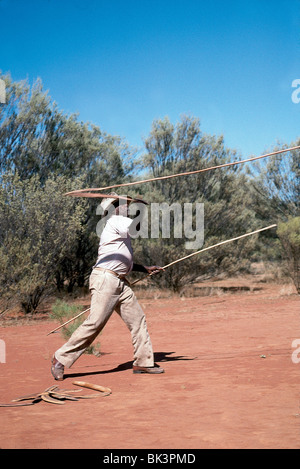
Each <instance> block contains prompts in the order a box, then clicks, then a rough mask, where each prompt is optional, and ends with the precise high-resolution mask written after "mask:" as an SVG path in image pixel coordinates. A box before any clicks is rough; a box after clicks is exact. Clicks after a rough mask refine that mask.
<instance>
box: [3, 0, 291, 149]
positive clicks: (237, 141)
mask: <svg viewBox="0 0 300 469" xmlns="http://www.w3.org/2000/svg"><path fill="white" fill-rule="evenodd" d="M0 20H1V21H0V39H1V43H0V44H1V46H0V70H2V72H4V73H5V72H10V73H11V76H12V78H13V80H21V79H24V78H28V80H29V82H30V83H32V82H33V81H34V80H35V79H36V78H37V77H40V78H41V79H42V82H43V84H44V89H45V90H49V94H50V96H51V98H52V99H53V100H54V101H55V102H56V103H57V105H58V107H59V108H60V109H61V110H63V111H65V112H66V113H75V112H78V113H79V119H80V120H82V121H84V122H91V123H94V124H96V125H98V126H100V128H101V129H102V130H103V131H105V132H107V133H110V134H113V135H120V136H121V137H124V138H125V139H126V140H127V141H128V142H129V143H130V144H131V145H136V146H142V140H143V137H147V136H148V135H149V132H150V130H151V125H152V122H153V120H154V119H158V118H164V117H165V116H168V117H169V119H170V120H171V122H172V123H174V124H176V122H178V121H179V120H180V116H181V115H182V114H189V115H192V116H195V117H198V118H199V119H200V121H201V127H202V130H203V132H206V133H209V134H213V135H221V134H222V135H224V139H225V144H226V145H227V146H228V147H229V148H232V149H236V150H237V151H239V152H240V153H241V155H242V156H245V157H246V156H248V155H249V156H250V155H259V154H262V153H264V152H265V151H267V150H269V149H270V148H272V147H273V146H274V145H276V143H277V142H280V143H291V142H294V141H295V140H296V139H297V138H299V137H300V126H299V123H300V103H299V104H296V103H293V102H292V99H291V97H292V93H293V91H294V89H293V88H292V82H293V80H295V79H300V2H299V0H289V1H286V0H285V1H272V0H259V1H256V0H253V1H247V0H240V1H233V0H231V1H226V0H223V1H220V0H210V1H208V0H207V1H202V0H160V1H158V0H151V1H150V0H139V1H137V0H126V1H125V0H124V1H120V0H110V1H102V0H86V1H83V0H61V1H58V0H26V1H24V0H0Z"/></svg>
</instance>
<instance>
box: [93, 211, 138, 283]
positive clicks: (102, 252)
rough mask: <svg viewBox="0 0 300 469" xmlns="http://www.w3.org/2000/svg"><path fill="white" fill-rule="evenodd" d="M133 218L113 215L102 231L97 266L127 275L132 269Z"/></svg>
mask: <svg viewBox="0 0 300 469" xmlns="http://www.w3.org/2000/svg"><path fill="white" fill-rule="evenodd" d="M131 223H132V220H131V219H130V218H127V217H123V216H121V215H112V216H111V217H110V218H109V220H108V221H107V223H106V225H105V227H104V230H103V231H102V234H101V237H100V243H99V249H98V258H97V262H96V264H95V267H101V268H102V269H108V270H113V271H114V272H116V273H117V274H119V275H126V274H128V273H129V272H130V271H131V270H132V266H133V251H132V247H131V239H130V236H129V227H130V225H131Z"/></svg>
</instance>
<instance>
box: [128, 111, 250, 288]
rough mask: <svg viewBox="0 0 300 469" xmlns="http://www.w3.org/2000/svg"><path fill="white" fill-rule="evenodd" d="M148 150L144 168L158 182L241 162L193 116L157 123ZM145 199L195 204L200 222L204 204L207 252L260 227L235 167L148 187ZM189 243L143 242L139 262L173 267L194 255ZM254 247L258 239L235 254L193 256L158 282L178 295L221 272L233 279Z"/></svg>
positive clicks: (221, 252)
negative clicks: (200, 206) (200, 208)
mask: <svg viewBox="0 0 300 469" xmlns="http://www.w3.org/2000/svg"><path fill="white" fill-rule="evenodd" d="M145 147H146V149H147V153H146V154H145V156H144V166H145V168H146V169H147V170H148V171H149V173H150V175H151V176H154V177H157V176H161V175H167V174H175V173H181V172H187V171H192V170H195V169H201V168H206V167H211V166H215V165H217V164H222V163H227V162H230V161H234V159H235V158H236V154H235V152H231V151H230V150H228V149H226V148H225V145H224V140H223V138H222V137H220V138H216V137H213V136H208V135H204V134H203V133H202V132H201V129H200V123H199V121H198V119H195V118H191V117H188V116H183V117H182V119H181V121H180V122H179V123H178V124H177V125H176V126H173V125H172V124H171V123H170V122H169V120H168V119H167V118H165V119H164V120H159V121H155V122H154V124H153V127H152V131H151V133H150V137H149V138H148V139H146V141H145ZM143 195H144V197H145V198H146V200H149V202H162V201H163V200H166V201H168V204H170V205H171V204H173V203H180V204H181V206H183V204H184V203H185V202H189V203H192V204H193V210H194V215H193V221H194V222H195V210H196V204H197V203H198V204H200V203H202V204H204V227H205V229H204V246H203V247H207V246H210V245H212V244H216V243H217V242H220V241H222V240H225V239H228V238H231V237H235V236H238V235H239V234H244V233H245V232H246V231H247V230H248V231H250V230H251V229H255V228H256V227H257V226H258V224H257V221H256V219H255V212H254V211H253V210H251V209H250V208H249V205H250V200H249V191H248V182H247V179H246V176H245V174H244V173H243V172H242V170H241V169H239V168H237V167H234V166H232V167H230V168H228V169H227V170H226V171H223V170H222V169H219V170H215V171H208V172H205V173H201V174H198V175H192V176H187V177H180V178H174V179H166V180H163V181H158V182H156V183H153V184H152V185H151V186H148V187H146V188H144V190H143ZM194 226H195V225H194ZM173 228H174V229H175V226H174V225H173ZM174 229H173V233H174ZM186 241H187V240H186V239H185V238H184V237H183V238H181V239H176V238H175V237H174V236H173V237H172V236H171V238H170V239H168V241H167V242H166V240H165V239H163V238H161V237H160V238H159V239H155V240H152V239H151V240H146V241H145V240H141V241H140V242H139V243H137V244H138V245H139V246H138V252H139V253H140V256H139V257H140V259H142V258H146V259H147V262H150V261H151V259H154V260H155V262H158V260H159V262H160V263H161V264H162V265H167V264H168V263H170V262H172V261H173V260H175V259H178V258H181V257H184V256H185V255H187V254H189V253H190V251H187V249H186ZM254 245H255V241H254V240H247V241H243V243H239V244H238V247H237V246H235V248H234V249H233V248H232V247H226V248H225V247H224V248H222V249H221V248H220V249H218V250H217V249H216V250H215V251H211V252H210V253H207V254H205V255H201V257H200V256H195V257H192V258H191V259H190V260H188V261H185V262H184V263H180V264H176V265H174V266H171V267H170V268H169V269H168V270H167V271H166V272H165V274H164V275H163V276H160V277H153V281H154V282H157V283H159V285H161V286H164V287H168V288H172V289H173V290H175V291H178V290H180V289H181V288H182V287H183V286H184V285H186V284H187V283H190V282H192V281H194V280H195V279H196V278H198V277H201V276H202V277H203V276H208V275H216V274H217V273H219V272H221V271H222V272H224V271H226V272H227V273H229V274H233V273H235V272H237V271H243V270H245V269H247V267H248V266H249V260H250V257H251V252H253V249H254ZM200 248H201V246H200ZM200 248H199V249H200Z"/></svg>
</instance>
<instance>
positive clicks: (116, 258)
mask: <svg viewBox="0 0 300 469" xmlns="http://www.w3.org/2000/svg"><path fill="white" fill-rule="evenodd" d="M111 195H112V196H113V197H111V198H106V199H104V200H103V201H102V203H101V206H102V208H103V210H104V211H107V210H108V209H109V208H110V209H111V208H113V209H114V214H113V215H112V216H111V217H110V218H109V219H108V221H107V223H106V225H105V228H104V230H103V232H102V234H101V238H100V244H99V250H98V258H97V262H96V264H95V266H94V268H93V271H92V273H91V276H90V285H89V286H90V292H91V308H90V314H89V316H88V318H87V319H86V320H85V321H84V322H83V323H82V324H81V326H79V327H78V329H76V331H75V332H74V333H73V334H72V336H71V337H70V339H69V340H68V342H66V343H65V344H64V345H63V346H62V347H61V348H60V349H58V350H57V351H56V352H55V354H54V356H53V358H52V366H51V372H52V375H53V376H54V378H55V379H56V380H59V381H61V380H63V375H64V367H65V366H66V367H67V368H70V367H71V366H72V365H73V363H74V362H75V361H76V360H77V359H78V358H79V357H80V356H81V355H82V354H83V352H84V351H85V350H86V349H87V347H88V346H89V345H90V344H91V343H92V342H93V341H94V340H95V338H96V337H97V336H98V334H100V332H101V331H102V329H103V328H104V326H105V324H106V323H107V321H108V319H109V318H110V316H111V315H112V313H113V311H114V310H116V311H117V313H118V314H119V315H120V317H121V318H122V319H123V321H124V322H125V324H126V326H127V327H128V329H129V331H130V333H131V339H132V344H133V349H134V361H133V373H150V374H160V373H163V372H164V370H163V368H161V367H159V366H157V365H156V364H155V363H154V354H153V349H152V344H151V339H150V336H149V333H148V329H147V324H146V318H145V315H144V312H143V310H142V308H141V306H140V305H139V303H138V301H137V298H136V296H135V294H134V292H133V291H132V289H131V288H130V286H129V284H128V282H127V281H126V278H125V276H126V275H127V274H129V273H130V272H131V271H132V270H134V271H139V272H146V273H148V274H152V273H156V272H158V271H159V270H163V268H162V267H158V266H150V267H149V266H142V265H139V264H134V262H133V251H132V246H131V240H130V235H129V228H130V225H131V223H132V220H131V219H130V218H129V217H128V207H129V204H130V202H132V200H133V199H131V198H126V197H119V196H118V195H117V194H115V193H112V194H111ZM139 202H143V203H146V202H144V201H141V200H139Z"/></svg>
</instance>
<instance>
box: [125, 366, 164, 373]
mask: <svg viewBox="0 0 300 469" xmlns="http://www.w3.org/2000/svg"><path fill="white" fill-rule="evenodd" d="M132 371H133V373H135V374H139V373H149V374H152V375H158V374H160V373H164V372H165V370H164V369H163V368H160V366H158V365H154V366H136V365H133V367H132Z"/></svg>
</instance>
